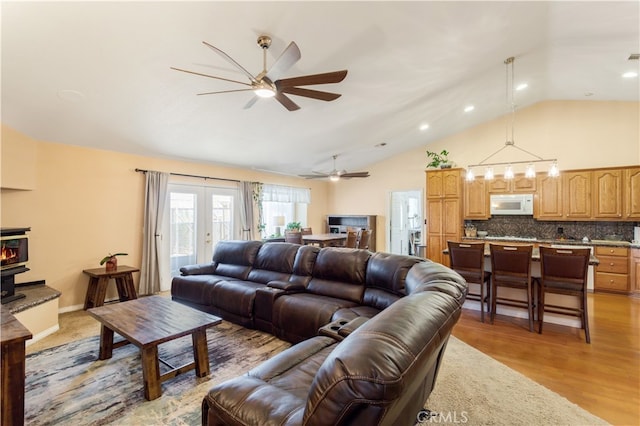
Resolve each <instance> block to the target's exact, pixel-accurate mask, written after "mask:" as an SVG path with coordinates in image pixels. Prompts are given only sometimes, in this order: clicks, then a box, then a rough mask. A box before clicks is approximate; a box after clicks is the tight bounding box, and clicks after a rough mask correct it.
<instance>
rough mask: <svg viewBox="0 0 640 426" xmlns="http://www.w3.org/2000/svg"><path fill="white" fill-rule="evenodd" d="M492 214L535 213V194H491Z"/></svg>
mask: <svg viewBox="0 0 640 426" xmlns="http://www.w3.org/2000/svg"><path fill="white" fill-rule="evenodd" d="M490 200H491V201H490V202H491V214H492V215H533V194H495V195H491V198H490Z"/></svg>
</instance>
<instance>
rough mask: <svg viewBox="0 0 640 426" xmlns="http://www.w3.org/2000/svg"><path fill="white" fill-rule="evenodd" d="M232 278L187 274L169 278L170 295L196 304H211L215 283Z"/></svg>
mask: <svg viewBox="0 0 640 426" xmlns="http://www.w3.org/2000/svg"><path fill="white" fill-rule="evenodd" d="M229 279H233V278H228V277H223V276H219V275H189V276H188V277H181V276H178V277H174V278H173V280H171V296H172V297H173V298H176V299H181V300H187V301H189V302H193V303H198V304H205V305H208V304H213V298H214V297H215V285H216V283H218V282H220V281H222V280H229Z"/></svg>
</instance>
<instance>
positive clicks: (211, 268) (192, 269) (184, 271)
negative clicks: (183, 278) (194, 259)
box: [180, 262, 217, 275]
mask: <svg viewBox="0 0 640 426" xmlns="http://www.w3.org/2000/svg"><path fill="white" fill-rule="evenodd" d="M216 266H217V263H216V262H211V263H201V264H198V265H186V266H183V267H182V268H180V274H181V275H208V274H214V273H215V272H216Z"/></svg>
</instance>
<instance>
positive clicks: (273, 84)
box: [171, 35, 347, 111]
mask: <svg viewBox="0 0 640 426" xmlns="http://www.w3.org/2000/svg"><path fill="white" fill-rule="evenodd" d="M202 43H204V45H205V46H207V47H209V48H210V49H212V50H213V51H214V52H216V53H218V54H219V55H220V56H222V57H223V58H224V59H225V60H227V61H228V62H229V63H231V64H232V65H233V66H235V67H236V68H238V69H239V70H240V71H242V73H243V74H245V75H246V76H247V77H248V78H249V83H245V82H243V81H238V80H231V79H228V78H223V77H216V76H213V75H208V74H202V73H199V72H195V71H189V70H185V69H181V68H175V67H171V69H173V70H176V71H182V72H186V73H189V74H195V75H199V76H202V77H209V78H215V79H217V80H224V81H229V82H232V83H238V84H242V85H245V86H248V88H246V89H235V90H222V91H217V92H206V93H198V95H215V94H218V93H231V92H247V91H253V92H254V94H255V96H254V97H253V98H252V99H251V100H250V101H249V102H248V103H247V104H246V105H245V106H244V108H245V109H247V108H250V107H251V106H252V105H253V104H254V103H256V101H257V100H258V99H259V98H272V97H275V98H276V100H277V101H278V102H280V103H281V104H282V105H283V106H284V107H285V108H286V109H288V110H289V111H295V110H298V109H300V107H299V106H298V105H297V104H296V103H295V102H293V101H292V100H291V98H289V97H288V96H287V94H289V95H296V96H304V97H307V98H312V99H318V100H321V101H333V100H335V99H338V98H339V97H340V96H342V95H340V94H338V93H330V92H323V91H320V90H313V89H305V88H303V87H298V86H312V85H316V84H329V83H339V82H341V81H342V80H344V78H345V77H346V75H347V70H342V71H333V72H327V73H322V74H313V75H304V76H300V77H292V78H283V79H280V78H279V77H280V76H281V75H282V74H283V73H284V72H285V71H287V70H288V69H289V68H291V66H293V64H295V63H296V62H298V60H299V59H300V57H301V54H300V49H298V45H296V43H295V42H293V41H292V42H291V43H290V44H289V46H287V48H286V49H285V50H284V52H282V54H281V55H280V56H279V57H278V59H276V61H275V62H274V63H273V65H272V66H271V68H270V69H269V70H268V71H267V49H269V46H271V37H269V36H265V35H262V36H260V37H258V46H260V47H261V48H262V52H263V70H262V72H260V74H258V75H256V76H255V77H254V76H253V74H251V73H250V72H249V71H247V70H246V69H245V68H244V67H243V66H242V65H240V64H239V63H237V62H236V61H235V60H233V58H231V57H230V56H229V55H227V54H226V53H224V52H223V51H222V50H220V49H218V48H217V47H215V46H212V45H211V44H209V43H207V42H206V41H203V42H202Z"/></svg>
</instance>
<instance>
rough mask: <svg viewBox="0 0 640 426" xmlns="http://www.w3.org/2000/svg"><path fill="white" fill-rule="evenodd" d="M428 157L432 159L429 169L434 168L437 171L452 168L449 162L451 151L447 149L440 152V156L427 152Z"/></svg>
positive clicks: (428, 165)
mask: <svg viewBox="0 0 640 426" xmlns="http://www.w3.org/2000/svg"><path fill="white" fill-rule="evenodd" d="M427 157H429V158H431V162H430V163H429V164H427V168H429V167H433V168H436V169H437V168H440V169H447V168H450V167H451V163H450V162H449V151H447V150H446V149H443V150H442V151H440V154H438V153H437V152H431V151H429V150H427Z"/></svg>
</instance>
